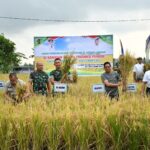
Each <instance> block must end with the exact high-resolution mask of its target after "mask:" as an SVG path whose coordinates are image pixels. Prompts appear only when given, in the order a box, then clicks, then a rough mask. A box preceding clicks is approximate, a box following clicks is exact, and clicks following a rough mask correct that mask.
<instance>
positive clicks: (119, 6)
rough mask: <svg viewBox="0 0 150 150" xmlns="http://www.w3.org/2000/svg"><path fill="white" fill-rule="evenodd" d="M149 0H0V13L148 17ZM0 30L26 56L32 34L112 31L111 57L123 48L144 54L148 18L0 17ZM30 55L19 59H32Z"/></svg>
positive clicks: (31, 48)
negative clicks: (112, 48)
mask: <svg viewBox="0 0 150 150" xmlns="http://www.w3.org/2000/svg"><path fill="white" fill-rule="evenodd" d="M149 6H150V0H125V1H121V0H26V1H25V0H24V1H23V0H22V1H21V0H11V1H10V0H5V1H4V0H0V17H3V16H5V17H21V18H33V19H34V18H38V19H49V20H53V19H54V20H56V19H58V20H126V19H149V18H150V17H149V14H150V9H149ZM0 33H3V34H4V35H5V37H6V38H8V39H10V40H12V41H13V42H15V43H16V51H17V52H22V53H24V54H25V55H26V56H27V57H28V58H29V56H30V55H32V54H33V47H34V46H33V38H34V37H35V36H77V35H93V34H94V35H105V34H113V35H114V57H115V58H117V57H118V56H119V54H120V51H121V50H120V43H119V39H121V41H122V43H123V47H124V49H125V50H127V49H128V50H129V51H130V52H131V53H132V54H134V55H135V57H139V56H142V57H145V42H146V38H147V37H148V36H149V34H150V21H141V22H111V23H110V22H109V23H108V22H107V23H106V22H103V23H101V22H97V23H63V22H58V23H56V22H44V21H41V22H40V21H24V20H22V21H21V20H8V19H0ZM32 61H33V59H32V58H29V59H28V60H23V61H22V63H24V62H27V63H29V62H30V63H32Z"/></svg>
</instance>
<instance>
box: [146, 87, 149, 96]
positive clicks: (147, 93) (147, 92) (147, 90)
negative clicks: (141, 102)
mask: <svg viewBox="0 0 150 150" xmlns="http://www.w3.org/2000/svg"><path fill="white" fill-rule="evenodd" d="M146 95H147V96H150V88H148V87H147V88H146Z"/></svg>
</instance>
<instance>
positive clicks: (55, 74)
mask: <svg viewBox="0 0 150 150" xmlns="http://www.w3.org/2000/svg"><path fill="white" fill-rule="evenodd" d="M62 76H63V74H62V71H61V70H58V69H55V70H53V71H51V72H50V77H51V78H53V79H54V81H57V82H59V81H60V80H61V79H62Z"/></svg>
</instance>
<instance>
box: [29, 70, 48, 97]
mask: <svg viewBox="0 0 150 150" xmlns="http://www.w3.org/2000/svg"><path fill="white" fill-rule="evenodd" d="M30 81H32V83H33V92H34V93H35V94H42V95H47V94H48V93H47V83H48V82H49V78H48V75H47V74H46V73H45V72H44V71H34V72H32V73H31V74H30Z"/></svg>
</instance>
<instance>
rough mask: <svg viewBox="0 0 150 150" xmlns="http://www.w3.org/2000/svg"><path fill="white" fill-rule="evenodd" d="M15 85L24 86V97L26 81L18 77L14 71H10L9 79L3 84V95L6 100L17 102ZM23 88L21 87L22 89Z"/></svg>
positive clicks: (25, 95) (25, 94)
mask: <svg viewBox="0 0 150 150" xmlns="http://www.w3.org/2000/svg"><path fill="white" fill-rule="evenodd" d="M17 86H19V87H22V88H24V94H23V95H24V97H22V98H23V99H25V98H26V97H27V95H28V94H27V89H26V83H25V82H24V81H23V80H20V79H18V77H17V74H16V73H10V74H9V81H8V82H7V83H6V85H5V93H4V96H5V98H6V100H8V101H11V102H15V103H16V102H17ZM22 90H23V89H22Z"/></svg>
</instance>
